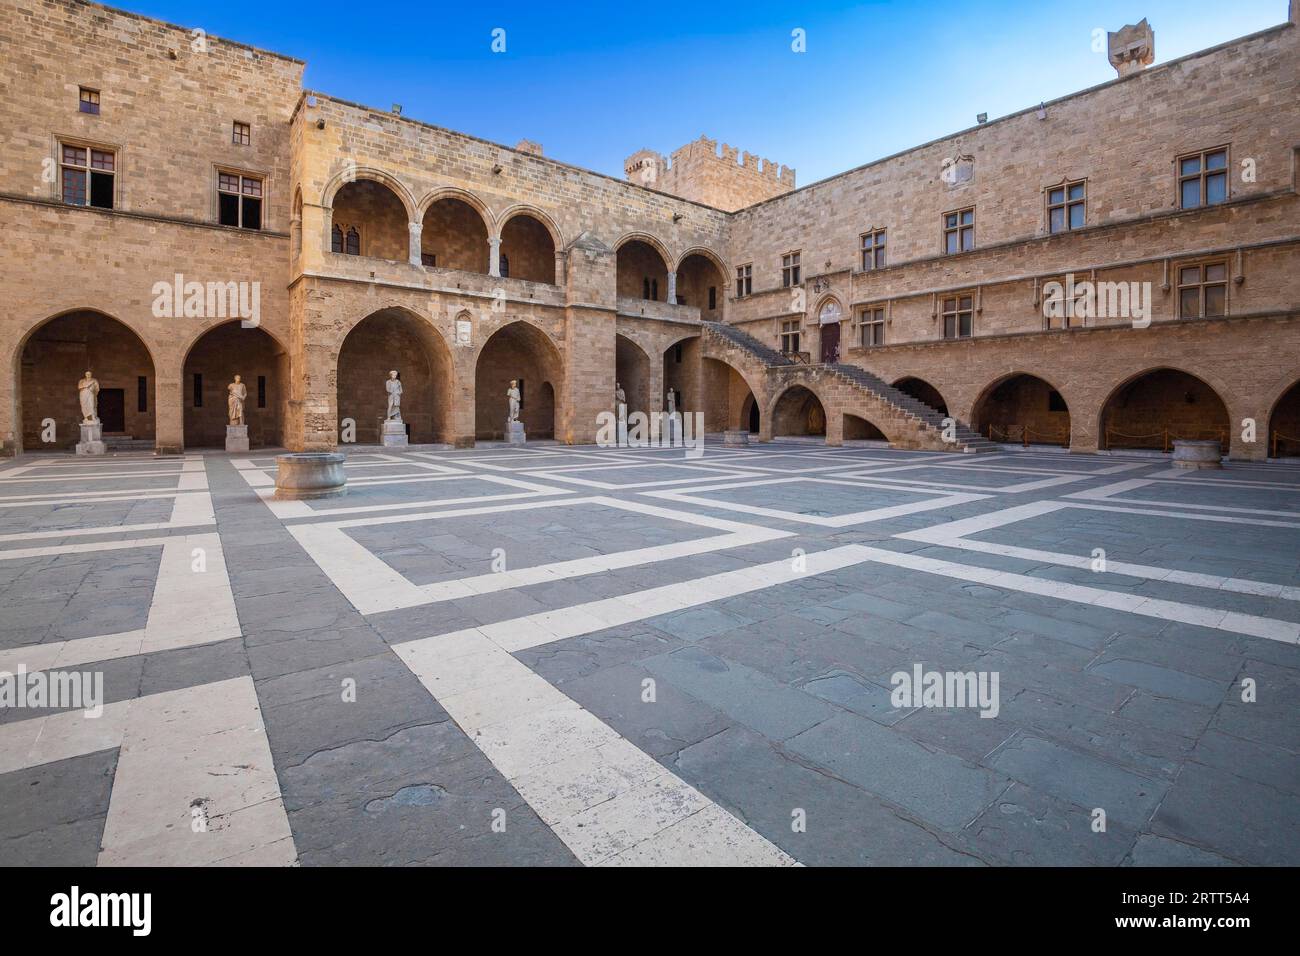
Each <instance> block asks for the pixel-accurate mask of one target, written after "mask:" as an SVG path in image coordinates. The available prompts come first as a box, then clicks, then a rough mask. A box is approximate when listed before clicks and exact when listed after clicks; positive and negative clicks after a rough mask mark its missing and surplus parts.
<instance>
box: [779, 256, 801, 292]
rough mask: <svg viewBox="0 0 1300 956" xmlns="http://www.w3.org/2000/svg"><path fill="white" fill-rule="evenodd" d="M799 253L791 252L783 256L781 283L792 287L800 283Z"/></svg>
mask: <svg viewBox="0 0 1300 956" xmlns="http://www.w3.org/2000/svg"><path fill="white" fill-rule="evenodd" d="M799 271H800V270H799V253H797V252H791V253H788V254H786V255H784V256H782V257H781V285H782V286H784V287H785V288H787V289H788V288H790V287H791V286H795V285H798V284H799Z"/></svg>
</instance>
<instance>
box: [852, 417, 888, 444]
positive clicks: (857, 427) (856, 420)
mask: <svg viewBox="0 0 1300 956" xmlns="http://www.w3.org/2000/svg"><path fill="white" fill-rule="evenodd" d="M844 440H845V441H889V439H888V438H886V437H885V433H884V432H882V431H881V430H880V429H879V428H877V427H876V426H875V425H873V424H872V423H871V422H869V421H867V420H866V419H865V418H860V417H859V416H857V415H849V414H848V413H845V415H844Z"/></svg>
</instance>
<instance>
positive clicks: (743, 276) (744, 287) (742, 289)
mask: <svg viewBox="0 0 1300 956" xmlns="http://www.w3.org/2000/svg"><path fill="white" fill-rule="evenodd" d="M753 292H754V266H753V264H750V265H744V266H736V298H737V299H743V298H744V297H745V296H747V295H752V294H753Z"/></svg>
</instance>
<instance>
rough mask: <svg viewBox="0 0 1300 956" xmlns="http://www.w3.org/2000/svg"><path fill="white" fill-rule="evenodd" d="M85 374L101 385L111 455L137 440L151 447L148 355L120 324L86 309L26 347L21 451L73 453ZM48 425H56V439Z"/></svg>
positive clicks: (56, 322) (56, 321)
mask: <svg viewBox="0 0 1300 956" xmlns="http://www.w3.org/2000/svg"><path fill="white" fill-rule="evenodd" d="M88 370H89V371H90V372H92V373H93V374H94V377H95V378H96V379H97V380H98V381H99V401H98V413H99V420H100V422H101V424H102V425H103V431H104V443H105V444H106V445H108V446H109V448H110V450H112V449H113V448H123V447H126V448H129V447H132V446H131V444H130V443H131V442H133V441H134V442H140V443H142V444H143V443H147V444H149V445H152V444H153V443H154V441H155V439H156V434H157V433H156V430H155V424H154V412H155V410H154V400H155V387H156V380H155V378H154V367H153V359H152V357H151V356H150V355H149V350H148V348H146V346H145V344H144V342H142V341H141V340H140V337H139V336H138V335H136V334H135V333H134V332H132V331H131V330H130V329H129V328H127V327H126V325H124V324H123V323H121V322H119V321H118V320H117V319H114V318H113V317H112V316H109V315H105V314H104V313H102V312H94V311H89V310H85V311H78V312H69V313H67V314H65V315H60V316H56V317H55V318H52V319H50V320H49V321H47V322H45V323H44V324H43V325H41V326H39V327H38V328H37V329H35V330H34V331H33V332H32V333H31V335H30V336H29V337H28V339H27V342H26V343H25V344H24V345H23V348H22V351H21V353H20V358H19V382H20V384H19V404H20V408H19V416H20V418H19V420H20V421H21V422H22V432H21V434H22V447H23V448H24V449H26V450H27V451H54V450H58V449H71V448H72V447H73V446H75V445H76V444H77V442H79V441H81V428H80V424H81V406H80V403H79V400H78V393H77V382H78V381H80V380H81V377H82V375H84V374H85V372H86V371H88ZM47 419H52V420H53V422H54V429H53V435H52V436H51V434H50V432H49V430H48V429H47V426H46V420H47ZM51 437H52V439H53V440H51V441H46V440H45V439H46V438H51Z"/></svg>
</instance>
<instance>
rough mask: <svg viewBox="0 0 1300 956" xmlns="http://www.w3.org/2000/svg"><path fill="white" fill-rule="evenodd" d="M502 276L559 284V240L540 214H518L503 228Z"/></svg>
mask: <svg viewBox="0 0 1300 956" xmlns="http://www.w3.org/2000/svg"><path fill="white" fill-rule="evenodd" d="M501 277H502V278H504V279H525V280H527V281H529V282H546V283H549V284H551V285H555V240H554V239H553V238H552V237H551V232H550V230H549V229H547V228H546V226H545V225H543V224H542V222H541V221H540V220H539V219H537V218H536V217H534V216H531V215H529V214H528V213H516V214H515V215H513V216H511V217H510V219H509V220H508V221H507V222H506V224H505V225H504V226H502V227H501Z"/></svg>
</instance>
